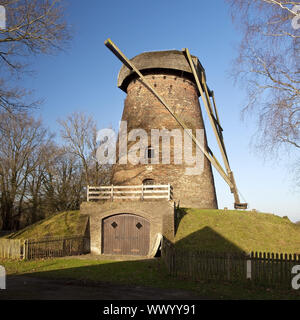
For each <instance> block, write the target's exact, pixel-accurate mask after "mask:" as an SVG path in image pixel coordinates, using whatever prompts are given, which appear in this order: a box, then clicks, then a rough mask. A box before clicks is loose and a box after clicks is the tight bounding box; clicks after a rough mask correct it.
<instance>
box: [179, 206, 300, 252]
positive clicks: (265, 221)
mask: <svg viewBox="0 0 300 320" xmlns="http://www.w3.org/2000/svg"><path fill="white" fill-rule="evenodd" d="M180 214H181V215H183V217H182V219H181V221H180V223H179V226H178V230H177V233H176V238H175V240H176V245H177V246H178V247H190V248H199V249H203V250H215V251H227V250H234V251H235V250H236V251H239V250H243V251H246V252H250V251H265V252H278V253H300V226H299V225H296V224H294V223H292V222H291V221H289V220H288V219H284V218H281V217H279V216H276V215H273V214H266V213H258V212H250V211H238V210H232V211H231V210H228V211H227V210H226V211H224V210H204V209H201V210H200V209H181V210H180Z"/></svg>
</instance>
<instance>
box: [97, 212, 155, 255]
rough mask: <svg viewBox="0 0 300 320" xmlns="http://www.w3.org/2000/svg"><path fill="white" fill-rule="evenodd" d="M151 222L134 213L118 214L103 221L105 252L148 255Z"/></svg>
mask: <svg viewBox="0 0 300 320" xmlns="http://www.w3.org/2000/svg"><path fill="white" fill-rule="evenodd" d="M149 243H150V223H149V222H148V221H147V220H146V219H145V218H142V217H140V216H136V215H133V214H126V213H124V214H117V215H114V216H110V217H108V218H105V219H103V221H102V252H103V253H104V254H120V255H122V254H124V255H142V256H143V255H147V254H148V251H149Z"/></svg>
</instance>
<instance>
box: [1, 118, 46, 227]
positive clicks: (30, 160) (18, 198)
mask: <svg viewBox="0 0 300 320" xmlns="http://www.w3.org/2000/svg"><path fill="white" fill-rule="evenodd" d="M0 138H1V144H0V191H1V194H0V209H1V218H2V224H3V228H4V229H6V230H10V229H12V228H17V227H18V226H16V225H15V222H16V221H19V220H20V219H19V218H20V214H21V213H22V212H21V210H19V208H20V206H21V205H22V203H23V201H24V198H25V197H26V196H27V192H28V189H27V187H28V179H29V177H30V175H32V173H33V172H34V171H35V170H36V168H37V167H38V165H39V163H40V161H41V158H40V151H41V146H43V145H44V144H46V141H47V139H48V134H47V131H46V130H45V129H44V128H43V127H42V125H41V122H40V121H36V120H34V119H33V118H31V117H30V116H28V114H26V113H19V114H11V113H10V112H1V113H0Z"/></svg>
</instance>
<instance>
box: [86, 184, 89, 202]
mask: <svg viewBox="0 0 300 320" xmlns="http://www.w3.org/2000/svg"><path fill="white" fill-rule="evenodd" d="M89 191H90V186H89V185H87V187H86V201H87V202H89Z"/></svg>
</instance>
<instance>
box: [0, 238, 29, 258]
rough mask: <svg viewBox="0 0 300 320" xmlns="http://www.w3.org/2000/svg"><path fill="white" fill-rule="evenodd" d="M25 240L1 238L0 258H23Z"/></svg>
mask: <svg viewBox="0 0 300 320" xmlns="http://www.w3.org/2000/svg"><path fill="white" fill-rule="evenodd" d="M24 245H25V241H24V240H13V239H0V258H4V259H23V258H25V256H24V253H25V250H24Z"/></svg>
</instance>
